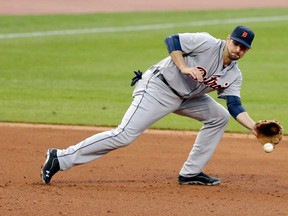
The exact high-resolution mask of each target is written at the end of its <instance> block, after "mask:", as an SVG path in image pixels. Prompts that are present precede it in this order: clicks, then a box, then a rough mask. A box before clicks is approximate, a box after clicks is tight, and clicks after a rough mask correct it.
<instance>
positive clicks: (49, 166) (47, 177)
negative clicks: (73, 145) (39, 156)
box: [40, 149, 60, 184]
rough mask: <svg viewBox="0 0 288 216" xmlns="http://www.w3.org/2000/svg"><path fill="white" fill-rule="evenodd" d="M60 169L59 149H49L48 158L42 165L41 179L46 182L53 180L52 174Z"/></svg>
mask: <svg viewBox="0 0 288 216" xmlns="http://www.w3.org/2000/svg"><path fill="white" fill-rule="evenodd" d="M59 170H60V166H59V161H58V158H57V149H48V151H47V154H46V160H45V162H44V164H43V166H42V167H41V174H40V175H41V179H42V182H43V183H44V184H48V183H49V182H50V181H51V178H52V176H53V175H54V174H55V173H57V172H58V171H59Z"/></svg>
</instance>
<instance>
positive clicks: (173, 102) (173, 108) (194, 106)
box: [57, 70, 230, 177]
mask: <svg viewBox="0 0 288 216" xmlns="http://www.w3.org/2000/svg"><path fill="white" fill-rule="evenodd" d="M157 76H158V74H157V73H156V74H155V73H153V72H152V71H149V70H148V71H147V72H146V73H144V75H143V78H142V79H141V80H139V81H138V83H137V85H136V87H135V90H134V93H133V101H132V104H131V105H130V107H129V109H128V110H127V112H126V114H125V115H124V117H123V119H122V122H121V124H120V125H119V126H118V127H117V128H115V129H113V130H110V131H106V132H102V133H98V134H95V135H93V136H91V137H89V138H87V139H85V140H83V141H82V142H80V143H78V144H77V145H74V146H70V147H68V148H67V149H63V150H58V151H57V156H58V160H59V164H60V169H61V170H67V169H69V168H71V167H73V166H76V165H80V164H84V163H88V162H91V161H94V160H96V159H98V158H100V157H102V156H104V155H105V154H107V153H109V152H110V151H112V150H115V149H118V148H121V147H125V146H127V145H129V144H130V143H131V142H133V141H134V140H135V139H136V138H137V137H138V136H139V135H141V134H142V133H143V132H144V130H145V129H147V128H149V127H150V126H151V125H152V124H153V123H155V122H156V121H158V120H159V119H161V118H163V117H164V116H166V115H167V114H169V113H172V112H174V113H176V114H179V115H183V116H187V117H190V118H193V119H196V120H198V121H200V122H202V123H203V127H202V128H201V130H200V131H199V133H198V135H197V138H196V140H195V143H194V145H193V148H192V150H191V152H190V154H189V156H188V159H187V160H186V162H185V163H184V165H183V167H182V169H181V171H180V173H179V174H180V175H182V176H185V177H191V176H194V175H196V174H198V173H200V172H201V171H202V169H203V168H204V166H205V165H206V164H207V162H208V161H209V160H210V158H211V157H212V155H213V153H214V151H215V149H216V147H217V145H218V143H219V142H220V140H221V138H222V136H223V133H224V131H225V128H226V125H227V123H228V121H229V117H230V114H229V112H228V111H227V110H226V109H225V108H224V107H223V106H222V105H221V104H219V103H217V102H216V101H215V100H214V99H213V98H211V97H210V96H208V95H206V94H204V95H202V96H199V97H195V98H192V99H184V100H183V99H181V98H179V97H178V96H177V95H175V94H174V93H173V92H172V91H171V89H170V88H169V87H168V86H167V85H166V84H165V83H164V82H163V81H162V80H160V79H159V78H158V77H157Z"/></svg>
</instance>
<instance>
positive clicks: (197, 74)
mask: <svg viewBox="0 0 288 216" xmlns="http://www.w3.org/2000/svg"><path fill="white" fill-rule="evenodd" d="M181 72H182V73H183V74H186V75H188V76H190V77H191V78H192V79H194V80H197V81H199V82H203V75H204V74H203V73H204V72H203V70H202V69H201V68H196V67H193V68H189V67H185V68H181Z"/></svg>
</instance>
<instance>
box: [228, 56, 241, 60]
mask: <svg viewBox="0 0 288 216" xmlns="http://www.w3.org/2000/svg"><path fill="white" fill-rule="evenodd" d="M240 58H241V56H240V55H237V54H232V55H230V59H231V60H232V61H235V60H238V59H240Z"/></svg>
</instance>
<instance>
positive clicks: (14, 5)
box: [0, 0, 288, 15]
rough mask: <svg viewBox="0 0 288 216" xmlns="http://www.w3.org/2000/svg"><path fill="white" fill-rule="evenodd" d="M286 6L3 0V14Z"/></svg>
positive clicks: (221, 0)
mask: <svg viewBox="0 0 288 216" xmlns="http://www.w3.org/2000/svg"><path fill="white" fill-rule="evenodd" d="M269 7H275V8H283V7H288V1H287V0H273V1H271V0H241V1H227V0H217V1H216V0H202V1H191V0H177V1H175V0H121V1H119V0H84V1H83V0H50V1H49V0H0V14H15V15H18V14H22V15H30V14H69V13H94V12H119V11H122V12H123V11H163V10H164V11H165V10H210V9H211V8H212V9H238V8H269Z"/></svg>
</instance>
